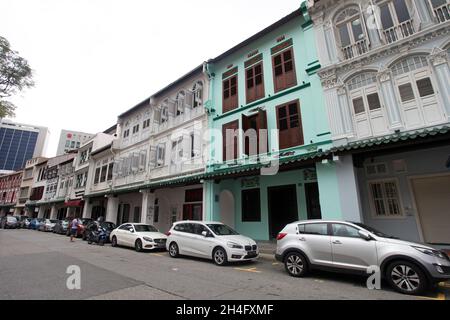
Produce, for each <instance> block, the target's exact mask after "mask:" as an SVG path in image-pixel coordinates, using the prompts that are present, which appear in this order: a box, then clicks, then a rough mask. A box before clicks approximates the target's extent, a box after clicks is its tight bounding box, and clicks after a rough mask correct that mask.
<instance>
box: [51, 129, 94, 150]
mask: <svg viewBox="0 0 450 320" xmlns="http://www.w3.org/2000/svg"><path fill="white" fill-rule="evenodd" d="M93 136H94V134H92V133H86V132H78V131H73V130H61V134H60V136H59V142H58V149H57V151H56V155H57V156H59V155H63V154H65V153H69V152H71V151H74V150H77V149H78V148H80V147H81V145H82V144H84V143H85V142H87V141H88V140H90V139H91V138H92V137H93Z"/></svg>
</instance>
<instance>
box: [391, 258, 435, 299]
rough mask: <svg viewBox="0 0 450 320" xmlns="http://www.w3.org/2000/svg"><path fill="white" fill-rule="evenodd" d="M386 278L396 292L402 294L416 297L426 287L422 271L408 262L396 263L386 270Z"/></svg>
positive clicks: (425, 279)
mask: <svg viewBox="0 0 450 320" xmlns="http://www.w3.org/2000/svg"><path fill="white" fill-rule="evenodd" d="M386 278H387V280H388V282H389V284H390V285H391V287H392V288H394V289H395V290H396V291H398V292H400V293H404V294H411V295H417V294H420V293H422V292H423V291H425V289H426V288H427V286H428V283H427V278H426V276H425V274H424V273H423V271H422V270H421V269H420V268H419V267H418V266H416V265H415V264H413V263H410V262H408V261H396V262H393V263H391V264H390V265H389V267H388V268H387V270H386Z"/></svg>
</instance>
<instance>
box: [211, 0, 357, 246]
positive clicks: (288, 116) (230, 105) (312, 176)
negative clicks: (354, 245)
mask: <svg viewBox="0 0 450 320" xmlns="http://www.w3.org/2000/svg"><path fill="white" fill-rule="evenodd" d="M318 68H320V65H319V62H318V58H317V52H316V46H315V39H314V30H313V28H312V25H311V21H310V19H309V17H308V15H307V10H306V7H305V6H304V5H302V7H301V8H300V9H298V10H296V11H294V12H293V13H291V14H289V15H288V16H286V17H284V18H283V19H281V20H279V21H277V22H276V23H274V24H273V25H271V26H269V27H268V28H266V29H264V30H262V31H261V32H259V33H258V34H256V35H254V36H252V37H250V38H249V39H247V40H245V41H244V42H242V43H240V44H239V45H237V46H235V47H234V48H232V49H230V50H228V51H227V52H225V53H223V54H222V55H220V56H219V57H217V58H215V59H212V60H210V61H208V63H207V72H208V74H209V77H210V79H211V82H210V86H211V87H210V100H209V101H208V103H207V105H206V107H207V109H208V114H209V117H208V118H209V120H208V121H209V128H210V129H214V130H213V131H212V132H214V133H212V134H211V146H210V160H209V161H208V164H207V170H206V174H205V179H204V182H203V183H204V186H205V188H204V190H205V204H206V207H205V209H206V212H205V216H204V218H205V219H206V220H213V221H221V222H224V223H226V224H228V225H230V226H231V227H233V228H234V229H236V230H237V231H238V232H240V233H242V234H244V235H247V236H249V237H252V238H254V239H255V240H271V239H273V238H275V237H276V235H277V234H278V232H279V231H281V229H282V228H283V227H284V225H286V224H287V223H290V222H294V221H297V220H306V219H318V218H319V219H320V218H323V219H346V220H353V221H360V217H359V208H358V203H357V199H358V198H357V196H356V194H353V193H352V192H354V190H357V188H354V187H353V188H352V187H343V186H351V185H352V184H353V185H354V184H355V183H356V182H355V179H354V176H353V178H352V175H351V174H349V171H350V173H351V172H353V165H352V163H348V164H346V163H345V162H342V161H339V162H334V161H333V159H334V157H333V154H332V153H331V152H330V151H329V150H331V148H332V142H331V133H330V128H329V124H328V119H327V113H326V110H325V103H324V97H323V91H322V86H321V82H320V79H319V77H318V75H317V74H316V70H317V69H318ZM248 129H255V130H256V131H257V132H259V130H262V129H267V132H268V133H267V135H266V136H267V141H268V143H267V144H268V147H267V148H266V149H264V148H263V147H259V148H257V149H258V150H255V147H254V146H255V145H258V146H260V145H264V143H261V142H260V141H259V140H260V139H261V140H263V141H264V138H261V135H260V137H259V138H258V140H257V141H255V140H251V139H250V138H248V137H246V136H245V135H244V132H247V131H246V130H248ZM274 129H278V130H279V134H278V133H277V134H275V135H274V134H273V133H272V132H273V131H272V130H274ZM225 130H238V131H235V132H236V136H235V137H233V138H230V139H226V135H223V136H222V135H217V133H221V132H225ZM239 130H242V131H239ZM231 132H233V131H231ZM275 132H277V131H275ZM263 137H264V136H263ZM255 142H256V143H255ZM269 160H272V162H270V163H269ZM270 164H272V165H273V166H274V165H278V167H279V170H278V172H277V173H276V174H270V175H267V174H262V171H261V169H263V170H269V169H267V167H268V166H269V165H270ZM349 184H350V185H349Z"/></svg>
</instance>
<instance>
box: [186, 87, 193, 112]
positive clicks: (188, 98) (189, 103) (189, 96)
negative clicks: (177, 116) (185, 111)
mask: <svg viewBox="0 0 450 320" xmlns="http://www.w3.org/2000/svg"><path fill="white" fill-rule="evenodd" d="M184 104H185V106H186V108H189V109H192V107H193V106H194V93H193V92H192V91H190V90H187V91H186V96H185V99H184Z"/></svg>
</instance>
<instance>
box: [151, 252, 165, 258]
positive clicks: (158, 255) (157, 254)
mask: <svg viewBox="0 0 450 320" xmlns="http://www.w3.org/2000/svg"><path fill="white" fill-rule="evenodd" d="M150 255H152V256H157V257H164V256H163V255H162V254H160V253H151V254H150Z"/></svg>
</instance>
